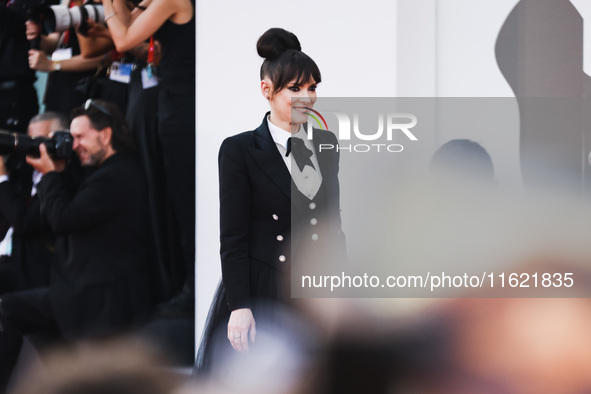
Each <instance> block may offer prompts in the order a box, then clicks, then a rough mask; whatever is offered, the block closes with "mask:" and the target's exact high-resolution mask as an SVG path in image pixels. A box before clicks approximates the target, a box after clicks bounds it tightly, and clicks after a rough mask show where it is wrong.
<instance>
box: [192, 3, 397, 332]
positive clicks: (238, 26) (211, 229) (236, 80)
mask: <svg viewBox="0 0 591 394" xmlns="http://www.w3.org/2000/svg"><path fill="white" fill-rule="evenodd" d="M396 26H397V2H396V1H390V0H366V1H363V2H360V1H353V0H341V1H317V0H316V1H312V0H301V1H299V2H297V3H294V2H280V1H277V0H255V1H239V0H232V1H205V0H202V1H199V0H198V1H197V252H196V253H197V269H196V276H197V281H196V283H197V305H196V330H195V334H196V339H197V344H198V343H199V342H198V341H199V339H200V337H201V332H202V329H203V326H204V323H205V319H206V317H207V311H208V308H209V305H210V302H211V298H212V296H213V292H214V290H215V287H216V286H217V283H218V280H219V278H220V260H219V221H218V210H219V204H218V180H217V153H218V149H219V146H220V144H221V142H222V140H223V139H224V138H225V137H227V136H230V135H233V134H236V133H238V132H242V131H246V130H252V129H254V128H256V127H257V126H258V125H259V124H260V122H261V120H262V118H263V115H264V113H265V111H267V109H268V108H267V103H266V101H265V100H264V99H263V97H262V96H261V94H260V90H259V82H260V79H259V69H260V65H261V63H262V59H261V58H260V57H258V55H257V53H256V41H257V39H258V38H259V36H260V35H261V34H262V33H264V32H265V31H266V30H267V29H269V28H271V27H282V28H285V29H287V30H289V31H292V32H293V33H295V34H296V35H297V36H298V38H299V40H300V42H301V44H302V49H303V51H304V52H306V53H307V54H308V55H310V56H311V57H312V58H313V59H314V60H315V61H316V63H317V64H318V66H319V67H320V70H321V72H322V78H323V81H322V83H321V84H320V87H319V89H318V94H319V96H324V97H359V96H367V97H391V96H396V94H397V92H396V60H397V56H396V52H397V48H396V35H397V28H396Z"/></svg>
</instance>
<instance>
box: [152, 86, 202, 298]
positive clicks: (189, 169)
mask: <svg viewBox="0 0 591 394" xmlns="http://www.w3.org/2000/svg"><path fill="white" fill-rule="evenodd" d="M159 89H160V91H159V93H158V135H159V137H160V143H161V146H162V154H163V159H164V168H165V172H166V182H167V190H168V194H169V196H170V199H171V201H172V206H173V211H174V214H175V217H176V219H177V221H178V225H179V229H180V241H181V248H182V254H183V260H184V265H185V280H186V282H185V283H186V284H187V285H189V286H191V287H192V286H194V275H195V86H194V84H192V83H186V82H184V83H168V84H163V85H162V86H160V87H159Z"/></svg>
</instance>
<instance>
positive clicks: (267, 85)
mask: <svg viewBox="0 0 591 394" xmlns="http://www.w3.org/2000/svg"><path fill="white" fill-rule="evenodd" d="M272 87H273V84H272V83H271V81H270V80H269V79H267V78H265V79H263V80H262V81H261V93H262V94H263V97H264V98H266V99H267V100H270V99H271V92H272V91H273V89H272Z"/></svg>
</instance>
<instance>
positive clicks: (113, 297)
mask: <svg viewBox="0 0 591 394" xmlns="http://www.w3.org/2000/svg"><path fill="white" fill-rule="evenodd" d="M142 174H143V173H142V171H141V169H140V167H139V165H138V164H137V162H136V161H135V159H134V158H133V157H131V156H129V155H125V154H119V153H117V154H115V155H113V156H111V157H109V158H108V159H107V160H105V162H104V163H103V164H102V165H101V166H100V167H99V168H98V169H96V171H94V172H93V173H92V174H91V175H89V176H88V177H87V178H86V179H85V180H84V181H83V182H82V184H81V185H80V187H79V188H78V190H77V191H76V193H75V195H74V196H73V197H71V196H70V195H69V193H68V192H67V190H66V188H65V187H64V185H63V181H62V178H61V177H60V176H59V174H58V173H48V174H46V175H45V176H43V179H42V180H41V182H40V183H39V185H38V193H39V196H40V201H41V208H42V210H43V213H44V214H45V216H46V218H47V221H48V223H49V225H50V226H51V229H52V230H53V232H54V234H55V235H57V236H64V240H65V241H67V250H68V256H67V258H66V259H64V260H61V261H58V262H56V264H54V266H53V267H52V276H51V299H52V305H53V309H54V314H55V316H56V320H57V323H58V327H59V328H60V330H61V331H62V333H63V334H64V335H65V336H66V337H67V338H72V339H76V338H82V337H91V336H97V335H103V334H108V333H111V332H113V331H117V330H120V329H122V328H124V327H127V326H130V325H133V324H136V323H138V324H139V323H141V322H143V321H144V320H145V319H146V318H147V315H148V313H149V305H150V300H149V294H148V288H147V279H146V278H147V275H146V270H147V267H146V250H147V223H146V218H147V199H146V185H145V181H144V179H143V175H142Z"/></svg>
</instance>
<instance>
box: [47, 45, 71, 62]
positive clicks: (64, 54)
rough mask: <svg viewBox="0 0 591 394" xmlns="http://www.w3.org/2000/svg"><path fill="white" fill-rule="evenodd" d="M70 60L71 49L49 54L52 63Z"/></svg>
mask: <svg viewBox="0 0 591 394" xmlns="http://www.w3.org/2000/svg"><path fill="white" fill-rule="evenodd" d="M71 58H72V48H62V49H56V50H55V51H53V53H52V54H51V60H53V61H54V62H61V61H62V60H68V59H71Z"/></svg>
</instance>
